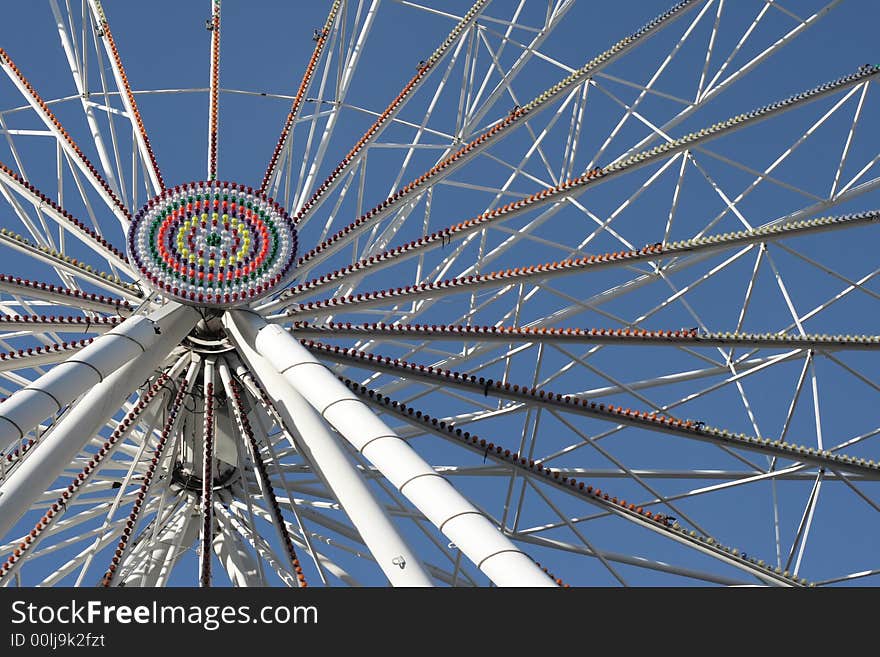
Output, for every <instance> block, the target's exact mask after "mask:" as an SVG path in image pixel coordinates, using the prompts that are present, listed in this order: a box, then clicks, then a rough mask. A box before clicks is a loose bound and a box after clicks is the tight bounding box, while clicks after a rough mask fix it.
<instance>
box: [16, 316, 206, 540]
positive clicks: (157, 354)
mask: <svg viewBox="0 0 880 657" xmlns="http://www.w3.org/2000/svg"><path fill="white" fill-rule="evenodd" d="M199 318H200V316H199V314H198V312H197V311H196V310H195V309H194V308H190V307H189V306H178V305H177V304H168V305H167V306H164V307H163V308H161V309H160V310H159V311H156V312H155V313H153V315H152V316H151V317H149V318H145V317H140V318H139V319H140V321H139V322H137V323H134V324H132V325H130V326H131V328H132V330H131V331H129V332H130V333H131V334H132V335H126V337H122V336H118V337H117V338H116V339H115V341H114V342H112V343H111V342H105V343H104V344H105V345H106V352H109V355H110V356H111V358H108V357H107V356H108V354H107V353H105V348H102V347H100V344H101V343H102V342H103V341H105V340H106V339H107V338H108V337H110V335H111V334H108V335H107V336H104V337H102V338H100V339H98V340H95V342H94V343H93V344H92V345H90V347H87V348H86V349H84V350H83V351H82V352H80V353H79V354H78V358H77V359H76V362H74V361H72V360H71V361H68V362H67V363H65V364H62V365H58V366H57V367H55V368H54V369H53V370H52V371H51V372H49V373H48V374H46V375H44V376H43V377H40V379H38V380H37V381H36V382H35V383H34V384H31V386H28V388H25V389H24V390H21V391H19V392H18V393H16V395H13V396H12V397H10V398H9V399H8V400H7V401H6V402H4V403H3V406H4V407H5V406H6V405H7V404H10V403H12V405H11V406H10V407H9V408H8V409H6V408H4V409H3V413H4V415H3V416H2V417H4V418H5V419H6V420H7V421H6V422H4V423H2V424H3V425H4V427H3V429H4V431H5V432H6V434H5V437H6V438H9V437H11V438H12V439H13V440H16V439H17V438H16V437H15V436H16V435H17V434H18V433H19V432H23V431H27V430H28V429H30V428H33V426H35V425H36V423H37V422H39V421H40V420H41V419H43V418H44V417H47V416H48V415H50V414H52V413H54V412H55V411H56V410H59V409H58V408H56V401H57V402H58V404H59V406H60V404H62V403H68V402H69V401H71V400H72V399H73V398H74V397H77V396H79V395H83V392H85V391H88V392H85V394H84V395H83V396H82V397H80V399H79V402H78V403H77V404H76V406H74V407H72V408H71V409H70V410H69V411H68V413H67V414H66V415H65V416H64V418H63V419H62V420H61V421H60V422H59V423H58V424H56V425H55V427H54V428H53V429H52V430H51V431H50V432H49V433H48V434H47V435H46V436H44V437H43V438H42V439H41V440H40V442H39V443H38V444H37V446H36V447H35V448H34V449H33V452H32V453H31V454H30V456H29V457H28V458H27V459H25V460H24V461H23V462H22V463H21V465H20V466H19V467H18V469H16V470H15V471H14V472H13V473H12V474H11V475H10V476H9V477H8V478H7V479H6V481H4V482H3V484H2V486H0V536H3V535H5V534H6V533H7V532H8V531H9V530H10V528H11V527H12V526H13V525H14V524H15V523H16V522H17V521H18V519H19V518H20V517H21V516H22V515H24V513H25V512H27V510H28V509H29V508H30V506H31V504H32V503H33V502H34V500H36V499H37V498H38V497H39V496H40V494H41V493H42V492H43V491H45V490H46V489H47V488H49V487H50V486H51V484H52V482H53V481H55V479H56V478H57V477H58V476H59V475H60V474H61V473H62V471H63V470H64V468H65V467H67V466H68V465H69V464H70V462H71V461H72V460H73V459H74V458H75V457H76V455H77V454H78V453H79V452H80V450H82V448H83V447H84V446H85V445H86V443H88V441H89V440H90V439H91V438H92V436H93V435H95V434H96V433H97V432H98V431H99V430H100V428H101V427H102V426H103V425H104V422H106V420H107V418H109V417H112V416H113V415H115V414H116V413H117V412H118V411H119V409H120V407H121V406H122V405H123V402H125V400H126V399H127V398H128V397H129V395H131V393H132V390H133V388H135V387H136V386H138V385H140V383H141V382H142V381H144V380H145V379H147V378H148V377H149V376H150V374H151V372H152V371H153V370H154V369H155V368H156V367H157V366H159V364H160V363H161V362H162V360H163V359H164V358H165V357H166V356H167V355H168V353H169V352H170V351H171V350H172V349H173V348H174V347H175V346H176V345H177V344H179V342H180V341H181V340H182V339H183V338H184V336H186V334H187V333H189V331H190V329H192V327H193V326H194V325H195V323H196V321H197V320H198V319H199ZM154 327H155V329H157V330H158V331H157V330H154ZM123 342H124V343H127V344H126V345H124V346H123V345H122V343H123ZM117 345H118V346H117ZM95 346H98V349H97V350H94V351H92V352H91V353H92V354H93V357H89V358H86V357H85V356H84V354H85V353H86V352H87V351H88V350H89V349H91V348H93V347H95ZM126 348H128V351H126ZM114 359H120V360H118V361H117V360H114ZM126 361H128V362H127V363H126ZM120 363H126V364H125V365H124V366H122V367H119V364H120ZM117 368H118V369H117ZM114 370H115V371H114ZM99 372H100V373H101V374H100V375H99ZM16 396H17V401H15V402H14V403H13V401H14V400H16ZM62 400H64V401H62ZM35 408H36V409H37V410H35ZM47 409H48V413H44V411H46V410H47ZM41 414H42V415H41ZM38 415H39V416H40V417H39V419H37V420H33V418H34V417H36V416H38ZM11 417H14V418H15V420H18V422H14V420H10V418H11ZM7 425H8V426H7ZM19 427H21V428H20V429H19Z"/></svg>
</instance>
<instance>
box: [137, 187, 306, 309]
mask: <svg viewBox="0 0 880 657" xmlns="http://www.w3.org/2000/svg"><path fill="white" fill-rule="evenodd" d="M296 246H297V240H296V230H294V228H293V222H292V221H291V219H290V217H289V216H288V215H287V213H286V212H285V211H284V209H283V208H281V206H279V205H278V204H277V203H275V201H273V200H272V199H269V198H267V197H265V196H262V195H260V194H257V193H256V192H255V191H254V190H253V189H252V188H250V187H245V186H243V185H239V184H236V183H229V182H218V181H209V182H195V183H189V184H187V185H179V186H177V187H174V188H173V189H167V190H165V192H164V193H163V194H162V195H160V196H157V197H156V198H154V199H152V200H150V201H149V202H148V203H147V204H146V205H145V206H144V207H143V208H141V210H140V211H139V212H138V213H137V214H136V215H135V217H134V220H133V221H132V223H131V228H130V229H129V231H128V251H129V255H130V257H131V260H132V262H134V264H135V266H136V267H137V268H138V271H140V273H141V274H142V275H143V276H144V278H145V279H146V281H147V282H148V283H149V284H150V285H151V286H152V287H153V288H154V289H155V290H156V291H158V292H160V293H161V294H164V295H165V296H168V297H171V298H173V299H175V300H176V301H180V302H182V303H186V304H190V305H198V306H208V307H220V308H228V307H231V306H236V305H242V304H244V303H248V302H250V301H253V300H255V299H258V298H260V297H263V296H266V295H267V294H269V293H270V292H271V291H272V290H273V289H274V288H275V287H277V286H278V284H279V283H281V282H283V281H284V280H285V279H286V277H287V275H288V274H289V273H290V271H291V270H292V269H293V267H294V265H295V264H296Z"/></svg>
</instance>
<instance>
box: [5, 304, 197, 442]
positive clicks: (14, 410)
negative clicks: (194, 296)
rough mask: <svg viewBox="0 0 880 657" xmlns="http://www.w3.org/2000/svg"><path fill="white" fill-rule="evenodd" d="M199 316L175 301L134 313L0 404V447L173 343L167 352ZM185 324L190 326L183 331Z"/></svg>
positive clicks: (17, 438) (15, 439) (22, 435)
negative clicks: (170, 335)
mask: <svg viewBox="0 0 880 657" xmlns="http://www.w3.org/2000/svg"><path fill="white" fill-rule="evenodd" d="M198 317H199V316H198V313H197V312H196V311H195V310H194V309H193V308H190V307H188V306H177V305H176V304H174V305H167V306H163V307H162V308H160V309H159V310H157V311H155V312H153V313H151V314H150V315H147V316H142V315H138V316H134V317H129V318H128V319H126V320H125V321H124V322H122V324H120V325H119V326H117V327H116V328H114V329H113V330H111V331H108V332H107V333H106V334H105V335H103V336H102V337H100V338H98V339H97V340H95V341H94V342H93V343H92V344H90V345H89V346H88V347H85V348H84V349H82V350H81V351H79V352H77V353H76V354H74V355H73V356H71V357H70V358H68V359H67V360H66V361H65V362H63V363H59V364H58V365H56V366H55V367H54V368H52V370H50V371H49V372H47V373H46V374H44V375H43V376H41V377H40V378H38V379H37V380H36V381H34V382H33V383H31V384H30V385H28V386H27V387H25V388H23V389H22V390H19V391H17V392H16V393H15V394H13V395H12V396H11V397H10V398H9V399H7V400H6V401H5V402H3V403H2V404H0V420H2V421H0V446H2V449H3V450H5V449H6V448H8V447H9V446H10V445H12V444H13V443H14V442H15V441H17V440H20V439H21V438H23V437H24V436H25V435H27V433H28V432H29V431H30V430H31V429H33V428H34V427H35V426H37V424H38V423H39V422H41V421H42V420H45V419H46V418H47V417H49V416H50V415H53V414H54V413H57V412H59V411H61V410H62V408H64V406H65V405H67V404H69V403H70V402H71V401H73V400H74V399H75V398H76V397H78V396H79V395H81V394H82V393H83V392H85V391H86V390H89V389H90V388H92V387H93V386H95V385H97V384H99V383H101V382H102V381H104V380H106V379H107V377H108V376H110V375H111V374H112V373H113V372H115V371H116V370H118V369H119V368H120V367H122V366H123V365H124V364H125V363H127V362H129V361H132V360H136V359H138V358H139V357H140V356H141V355H142V354H146V353H147V352H148V351H151V350H153V347H154V346H156V345H159V344H165V345H168V349H167V350H166V351H165V353H166V354H167V353H168V351H170V347H171V346H172V344H173V343H170V342H169V341H168V337H167V332H168V331H169V330H170V331H172V332H173V334H174V335H179V337H180V338H182V337H183V336H184V335H186V333H187V332H188V331H189V329H190V328H192V326H193V325H194V324H195V323H196V320H197V319H198ZM183 326H185V327H186V330H185V331H182V332H181V330H180V327H183ZM157 331H161V333H160V332H157ZM164 355H165V354H162V356H164ZM149 369H152V368H149ZM147 371H149V370H147ZM142 380H143V379H138V382H140V381H142Z"/></svg>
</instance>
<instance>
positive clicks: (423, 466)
mask: <svg viewBox="0 0 880 657" xmlns="http://www.w3.org/2000/svg"><path fill="white" fill-rule="evenodd" d="M226 319H227V323H228V324H232V325H234V326H235V328H236V329H237V331H238V332H239V334H240V336H241V338H242V339H243V340H245V341H247V342H249V343H252V344H253V345H254V348H255V349H256V351H257V352H259V353H260V354H262V355H263V356H264V357H266V358H270V359H271V363H272V366H273V367H274V368H275V369H276V370H278V371H279V372H280V373H281V374H283V375H284V378H285V379H286V380H287V381H288V382H289V383H290V384H291V385H292V386H293V387H294V388H295V389H296V390H297V391H298V392H299V393H300V394H302V396H303V397H304V398H305V399H306V401H308V403H309V404H310V405H311V406H313V407H314V408H315V409H317V410H318V411H319V412H320V414H321V415H322V416H323V417H324V419H325V420H327V421H328V422H329V423H330V424H331V425H333V426H334V427H335V428H336V430H337V431H339V433H340V434H342V435H343V436H344V437H345V438H346V440H348V441H349V442H350V443H351V444H352V445H353V446H354V447H355V448H356V449H358V450H359V451H361V453H362V454H363V455H364V456H365V457H366V458H367V459H368V460H369V461H370V462H372V463H373V465H375V466H376V467H377V468H378V469H379V471H380V472H382V474H383V475H385V477H386V478H388V480H389V481H391V482H392V483H393V484H394V485H395V487H397V488H398V490H400V492H401V493H403V494H404V495H405V496H406V498H407V499H409V501H410V502H412V503H413V504H414V505H415V506H416V508H418V509H419V510H420V511H421V512H422V513H424V514H425V516H426V517H427V518H428V520H430V521H431V523H432V524H434V526H435V527H437V528H438V529H440V531H441V532H443V533H444V534H445V535H446V536H447V537H449V538H450V540H452V541H453V542H454V543H455V545H456V546H458V548H459V549H460V550H461V551H462V552H463V553H464V554H465V555H466V556H467V557H468V558H469V559H470V560H471V561H472V562H473V563H474V564H475V565H476V566H477V567H478V568H480V570H482V571H483V572H484V573H485V574H486V575H487V576H489V577H490V579H491V580H492V581H493V582H495V584H497V585H498V586H547V587H549V586H554V583H553V580H551V579H550V578H549V577H547V575H546V574H544V573H543V572H542V571H541V570H540V568H538V566H537V565H536V564H535V563H534V562H533V561H532V560H531V559H530V558H529V557H528V556H526V555H525V554H524V553H523V552H522V551H521V550H519V548H517V547H516V546H515V545H514V544H513V543H511V542H510V540H509V539H507V538H506V537H504V536H503V535H502V534H501V532H500V531H499V530H498V528H497V527H495V526H494V525H493V524H492V523H491V522H490V521H489V519H488V518H486V517H485V516H484V515H483V514H482V513H481V512H480V511H478V510H477V509H476V508H475V507H474V506H473V505H472V504H471V503H470V502H468V501H467V500H466V499H465V498H464V497H462V495H461V494H460V493H459V492H458V491H456V490H455V489H454V488H453V487H452V485H451V484H450V483H449V482H448V481H446V480H445V479H444V478H443V477H441V476H440V475H438V474H437V473H436V472H434V469H433V468H431V466H430V465H428V464H427V463H425V461H424V460H423V459H422V458H421V457H420V456H419V455H418V454H416V452H415V451H414V450H413V449H412V448H411V447H410V446H409V445H408V444H407V443H406V442H405V441H404V440H402V439H401V438H399V437H398V436H397V435H396V434H395V433H394V431H392V430H391V429H390V428H389V427H388V426H387V425H385V423H384V422H383V421H382V420H381V419H379V418H378V417H377V416H376V415H374V414H373V413H372V411H370V410H369V408H367V406H366V405H365V404H364V403H363V402H361V401H360V400H359V399H357V398H356V397H355V396H354V395H353V394H352V393H351V392H350V391H349V390H348V389H347V388H346V387H345V386H344V385H342V383H340V382H339V380H338V379H337V378H336V377H335V376H334V375H333V374H332V373H331V372H330V371H329V370H328V369H327V368H326V367H325V366H324V365H322V364H321V363H320V362H318V361H317V360H316V359H315V358H314V357H313V356H312V355H311V354H310V353H309V352H308V351H307V350H306V349H305V348H304V347H303V346H302V345H300V344H299V342H297V341H296V340H295V339H294V338H293V337H291V336H290V334H289V333H287V331H285V330H284V329H282V328H281V327H279V326H277V325H274V324H267V323H266V322H265V320H264V319H263V318H262V317H260V316H259V315H256V314H254V313H250V312H246V311H240V310H233V311H229V312H228V313H227V314H226ZM228 324H227V325H228Z"/></svg>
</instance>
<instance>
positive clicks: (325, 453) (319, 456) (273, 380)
mask: <svg viewBox="0 0 880 657" xmlns="http://www.w3.org/2000/svg"><path fill="white" fill-rule="evenodd" d="M227 326H228V327H229V330H230V332H231V333H232V336H233V339H234V340H235V341H236V343H237V344H238V353H239V355H240V356H241V357H242V358H243V359H244V360H245V362H246V363H247V364H248V366H249V367H250V368H251V370H252V371H253V372H254V374H255V375H256V376H257V378H258V379H259V380H260V383H261V384H262V386H263V388H264V390H266V392H267V394H268V395H269V397H270V399H271V401H272V404H273V406H274V407H275V408H276V409H277V410H278V412H279V414H280V415H281V419H282V421H283V422H284V425H285V427H286V428H287V429H289V430H290V435H291V436H293V438H294V440H295V441H296V447H297V450H298V451H299V452H300V453H301V454H303V456H304V458H305V459H306V460H307V461H308V462H309V463H310V464H312V465H313V466H314V467H315V468H316V469H317V470H318V472H319V473H320V475H321V476H322V478H323V479H324V481H325V482H326V483H327V486H328V487H329V488H330V489H331V490H332V491H333V493H334V494H335V495H336V498H337V499H338V500H339V503H340V504H341V505H342V508H343V510H344V511H345V513H346V514H347V515H348V517H349V518H350V519H351V522H352V524H353V525H354V526H355V527H356V528H357V530H358V532H359V533H360V535H361V537H362V538H363V540H364V543H365V544H366V545H367V546H368V547H369V548H370V551H371V552H372V553H373V555H374V556H375V557H376V562H377V563H378V564H379V567H380V568H381V569H382V571H383V572H384V573H385V575H386V576H387V577H388V580H389V581H390V582H391V584H392V585H393V586H433V582H432V581H431V578H430V576H429V575H428V574H427V573H426V572H425V570H424V569H423V567H422V564H421V562H420V560H419V558H418V556H417V555H416V553H415V552H414V551H413V550H412V549H411V548H410V547H409V546H408V545H407V543H406V541H405V540H404V539H403V537H402V536H400V534H399V533H398V531H397V529H396V528H395V526H394V524H393V523H392V522H391V520H390V519H389V518H388V516H387V515H386V514H385V511H384V510H383V508H382V506H381V505H380V504H379V503H378V501H377V500H376V499H375V497H373V494H372V492H371V491H370V489H369V487H368V486H367V483H366V481H365V480H364V479H363V478H362V477H361V476H360V475H359V474H358V472H357V470H356V469H355V467H354V466H353V465H352V463H351V462H350V461H349V459H348V456H346V454H345V450H344V449H343V448H342V446H341V445H339V444H338V442H337V439H336V438H335V437H334V436H333V434H332V433H331V432H330V430H329V428H328V427H327V425H326V423H325V422H324V420H323V419H322V418H321V417H320V415H318V413H317V411H315V409H314V408H312V407H311V406H310V405H309V404H308V403H307V402H306V400H305V399H303V397H302V395H300V394H299V393H298V392H297V391H296V390H295V389H294V388H293V387H292V386H291V385H290V384H289V383H288V382H287V381H286V380H285V379H284V377H283V376H281V375H280V374H279V373H278V372H277V371H276V370H275V368H274V366H273V365H272V364H271V363H270V362H269V361H268V360H266V359H265V358H263V357H262V356H261V355H260V354H259V353H257V352H256V351H255V350H254V349H253V348H252V347H251V344H250V340H248V339H247V337H246V336H245V335H243V334H242V332H241V331H239V330H238V328H237V326H236V325H234V324H227ZM238 374H239V377H240V378H242V379H245V378H246V371H244V370H243V368H242V369H239V371H238ZM220 376H221V377H222V378H223V382H224V384H226V383H227V381H226V379H227V377H228V372H227V371H226V369H225V368H223V367H222V366H221V368H220ZM228 394H229V393H228V392H227V395H228Z"/></svg>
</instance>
